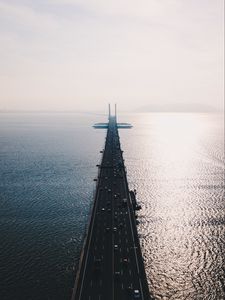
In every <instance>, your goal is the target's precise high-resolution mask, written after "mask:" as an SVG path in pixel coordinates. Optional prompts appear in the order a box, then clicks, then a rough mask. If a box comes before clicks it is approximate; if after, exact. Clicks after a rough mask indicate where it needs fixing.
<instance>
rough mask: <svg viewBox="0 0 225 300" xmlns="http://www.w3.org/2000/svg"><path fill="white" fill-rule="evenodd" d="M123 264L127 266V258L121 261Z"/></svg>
mask: <svg viewBox="0 0 225 300" xmlns="http://www.w3.org/2000/svg"><path fill="white" fill-rule="evenodd" d="M123 264H124V265H127V264H128V258H126V257H124V259H123Z"/></svg>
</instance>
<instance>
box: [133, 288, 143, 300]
mask: <svg viewBox="0 0 225 300" xmlns="http://www.w3.org/2000/svg"><path fill="white" fill-rule="evenodd" d="M133 299H141V294H140V291H139V290H134V291H133Z"/></svg>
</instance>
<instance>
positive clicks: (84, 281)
mask: <svg viewBox="0 0 225 300" xmlns="http://www.w3.org/2000/svg"><path fill="white" fill-rule="evenodd" d="M120 124H122V125H121V128H131V127H132V126H131V125H130V124H127V123H120ZM124 124H125V125H124ZM94 127H95V128H107V136H106V142H105V148H104V150H102V151H101V152H102V161H101V164H100V165H97V166H98V168H99V171H98V178H97V179H96V183H97V184H96V193H95V198H94V203H93V207H92V214H91V217H90V221H89V226H88V231H87V235H86V238H85V242H84V246H83V249H82V252H81V257H80V263H79V267H78V271H77V275H76V280H75V286H74V289H73V294H72V298H71V300H126V299H127V300H128V299H141V300H151V299H153V298H151V296H150V294H149V289H148V283H147V279H146V274H145V268H144V262H143V258H142V253H141V248H140V243H139V237H138V232H137V223H138V220H137V217H136V214H135V212H136V210H138V209H140V208H141V207H140V205H138V204H137V202H136V191H129V188H128V182H127V176H126V169H125V165H124V160H123V151H122V150H121V146H120V138H119V134H118V128H120V125H119V123H117V117H116V106H115V116H111V113H110V106H109V120H108V123H100V124H99V125H98V124H95V125H94Z"/></svg>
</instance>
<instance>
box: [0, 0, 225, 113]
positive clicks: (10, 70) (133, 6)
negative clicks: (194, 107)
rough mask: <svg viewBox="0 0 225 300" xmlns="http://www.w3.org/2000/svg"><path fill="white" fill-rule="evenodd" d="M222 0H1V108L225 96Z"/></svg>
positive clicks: (213, 102)
mask: <svg viewBox="0 0 225 300" xmlns="http://www.w3.org/2000/svg"><path fill="white" fill-rule="evenodd" d="M223 4H224V1H223V0H136V1H134V0H5V1H1V0H0V40H1V41H0V43H1V47H0V82H1V94H0V110H2V109H3V110H10V109H22V110H24V109H25V110H33V109H34V110H42V109H43V110H71V109H72V110H76V109H79V110H83V109H88V108H89V109H90V110H92V109H95V110H98V109H101V110H102V109H104V108H105V107H106V104H107V103H108V102H109V101H111V102H117V103H118V104H119V107H120V108H121V109H123V110H124V109H126V107H127V109H128V108H129V109H132V108H135V107H141V106H146V105H148V104H151V103H154V104H155V103H156V104H159V105H164V104H165V105H168V104H170V103H171V104H172V103H180V104H183V103H184V104H187V103H199V104H203V105H210V106H213V107H216V108H220V109H221V108H222V106H223V21H224V16H223V11H224V10H223Z"/></svg>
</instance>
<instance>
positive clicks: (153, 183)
mask: <svg viewBox="0 0 225 300" xmlns="http://www.w3.org/2000/svg"><path fill="white" fill-rule="evenodd" d="M105 121H107V116H106V115H104V114H94V113H0V299H1V300H70V297H71V294H72V289H73V286H74V281H75V274H76V269H77V264H78V262H79V256H80V251H81V248H82V244H83V239H84V236H85V233H86V231H87V222H88V218H89V215H90V211H91V207H92V203H93V195H94V192H95V187H96V183H95V182H94V181H93V179H94V178H95V177H96V176H97V167H96V164H98V163H99V162H100V161H101V155H102V154H101V153H100V151H101V150H102V149H103V148H104V143H105V136H106V130H105V129H93V127H92V125H93V124H94V123H96V122H105ZM118 121H120V122H129V123H132V125H133V128H132V129H120V141H121V147H122V149H123V151H124V159H125V165H126V170H127V176H128V182H129V188H130V189H131V190H132V189H136V190H137V200H138V202H139V203H140V204H141V206H142V210H140V211H139V212H138V219H139V221H140V224H139V225H138V232H139V236H140V243H141V248H142V254H143V258H144V262H145V268H146V274H147V279H148V283H149V290H150V293H151V295H152V296H153V297H154V298H155V299H156V300H184V299H186V300H223V299H225V264H224V262H225V198H224V184H225V183H224V169H225V168H224V162H225V159H224V125H223V124H224V116H223V115H222V114H217V113H137V114H119V117H118ZM105 300H106V299H105Z"/></svg>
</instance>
